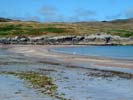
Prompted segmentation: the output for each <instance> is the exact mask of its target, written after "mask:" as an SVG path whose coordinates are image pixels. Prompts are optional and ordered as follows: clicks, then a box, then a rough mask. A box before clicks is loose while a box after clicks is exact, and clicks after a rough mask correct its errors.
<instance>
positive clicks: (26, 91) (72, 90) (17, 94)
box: [0, 50, 133, 100]
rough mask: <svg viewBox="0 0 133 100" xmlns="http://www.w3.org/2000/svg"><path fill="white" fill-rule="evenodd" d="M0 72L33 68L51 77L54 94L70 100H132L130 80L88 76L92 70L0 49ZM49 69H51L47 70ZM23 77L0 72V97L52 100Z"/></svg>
mask: <svg viewBox="0 0 133 100" xmlns="http://www.w3.org/2000/svg"><path fill="white" fill-rule="evenodd" d="M0 52H1V53H0V72H3V71H4V72H5V71H7V72H26V71H36V72H40V73H42V74H45V75H48V76H50V77H52V78H53V79H54V80H55V84H56V85H57V86H58V93H59V94H64V95H63V97H65V98H68V99H71V100H133V79H124V78H119V77H117V76H115V77H110V78H106V77H105V78H102V77H97V76H89V73H92V72H94V73H95V71H92V70H89V69H83V68H68V67H66V66H63V65H50V64H45V63H39V62H37V61H38V60H39V59H34V58H30V57H26V56H23V55H20V54H13V53H9V52H7V51H6V50H4V51H3V50H2V51H1V50H0ZM3 62H4V63H3ZM46 69H48V70H53V71H47V70H46ZM27 86H28V85H27V84H24V80H20V79H18V78H17V77H15V76H10V75H2V74H0V100H56V99H55V98H51V97H48V96H46V95H40V94H39V93H40V92H39V91H37V90H35V89H31V88H28V87H27Z"/></svg>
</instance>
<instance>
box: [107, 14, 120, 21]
mask: <svg viewBox="0 0 133 100" xmlns="http://www.w3.org/2000/svg"><path fill="white" fill-rule="evenodd" d="M121 16H122V13H118V14H115V15H112V16H106V17H105V19H108V20H114V19H119V18H120V17H121Z"/></svg>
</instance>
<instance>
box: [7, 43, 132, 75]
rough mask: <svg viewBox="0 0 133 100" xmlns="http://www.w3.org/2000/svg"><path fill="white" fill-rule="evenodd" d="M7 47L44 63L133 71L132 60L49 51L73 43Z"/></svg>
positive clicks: (11, 50)
mask: <svg viewBox="0 0 133 100" xmlns="http://www.w3.org/2000/svg"><path fill="white" fill-rule="evenodd" d="M74 46H75V45H74ZM5 47H6V48H8V51H10V52H14V53H19V54H23V55H24V56H28V57H33V58H36V59H39V60H40V62H43V63H51V64H58V65H63V66H76V67H77V68H78V67H79V68H80V67H83V68H92V69H100V70H112V71H122V72H123V71H124V72H126V73H133V62H132V60H131V61H130V60H121V59H106V58H97V57H89V56H87V57H86V56H81V55H71V54H64V53H57V52H52V51H49V50H50V49H52V48H60V47H73V45H44V46H41V45H34V46H33V45H6V46H5Z"/></svg>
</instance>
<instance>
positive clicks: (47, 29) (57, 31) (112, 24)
mask: <svg viewBox="0 0 133 100" xmlns="http://www.w3.org/2000/svg"><path fill="white" fill-rule="evenodd" d="M96 33H107V34H112V35H119V36H121V37H130V36H133V19H122V20H113V21H95V22H73V23H69V22H67V23H65V22H62V23H57V22H52V23H40V22H35V21H19V20H12V19H6V18H0V37H11V36H16V35H17V36H18V35H25V36H40V35H50V36H51V35H52V36H53V35H59V36H60V35H90V34H96Z"/></svg>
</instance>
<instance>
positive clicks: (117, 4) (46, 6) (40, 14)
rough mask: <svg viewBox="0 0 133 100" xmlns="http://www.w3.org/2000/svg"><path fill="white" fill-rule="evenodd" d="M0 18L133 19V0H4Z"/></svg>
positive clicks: (36, 19)
mask: <svg viewBox="0 0 133 100" xmlns="http://www.w3.org/2000/svg"><path fill="white" fill-rule="evenodd" d="M0 17H6V18H13V19H20V20H34V21H42V22H73V21H95V20H114V19H125V18H133V0H0Z"/></svg>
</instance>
